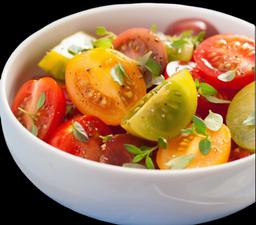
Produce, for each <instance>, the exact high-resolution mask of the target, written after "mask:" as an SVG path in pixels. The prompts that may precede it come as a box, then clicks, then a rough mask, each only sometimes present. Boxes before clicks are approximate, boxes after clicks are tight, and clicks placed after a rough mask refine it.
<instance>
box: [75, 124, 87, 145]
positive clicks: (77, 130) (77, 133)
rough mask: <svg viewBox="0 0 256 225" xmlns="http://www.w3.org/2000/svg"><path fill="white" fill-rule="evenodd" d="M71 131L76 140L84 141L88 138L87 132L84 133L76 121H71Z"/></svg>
mask: <svg viewBox="0 0 256 225" xmlns="http://www.w3.org/2000/svg"><path fill="white" fill-rule="evenodd" d="M72 132H73V135H74V137H75V138H76V139H77V140H78V141H81V142H86V141H88V140H89V137H88V134H87V133H86V131H85V130H84V128H83V127H82V125H81V124H80V123H79V122H77V121H75V122H73V123H72Z"/></svg>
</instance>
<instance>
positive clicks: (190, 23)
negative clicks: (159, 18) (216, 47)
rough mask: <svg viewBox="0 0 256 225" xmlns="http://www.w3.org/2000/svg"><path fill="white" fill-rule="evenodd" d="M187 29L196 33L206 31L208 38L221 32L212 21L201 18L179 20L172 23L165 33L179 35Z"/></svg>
mask: <svg viewBox="0 0 256 225" xmlns="http://www.w3.org/2000/svg"><path fill="white" fill-rule="evenodd" d="M186 30H192V31H193V34H194V35H195V34H198V33H199V32H201V31H205V37H206V38H208V37H210V36H213V35H215V34H218V33H219V32H218V30H217V29H216V28H215V27H214V26H213V25H212V24H211V23H209V22H207V21H206V20H203V19H199V18H190V19H182V20H178V21H176V22H174V23H172V24H170V25H169V26H168V27H167V29H166V31H165V33H166V34H168V35H179V34H181V33H182V32H183V31H186Z"/></svg>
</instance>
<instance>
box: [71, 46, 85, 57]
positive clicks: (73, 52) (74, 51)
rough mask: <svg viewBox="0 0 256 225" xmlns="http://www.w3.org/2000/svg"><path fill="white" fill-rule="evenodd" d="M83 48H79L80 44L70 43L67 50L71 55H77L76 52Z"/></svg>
mask: <svg viewBox="0 0 256 225" xmlns="http://www.w3.org/2000/svg"><path fill="white" fill-rule="evenodd" d="M83 50H84V49H83V48H81V47H80V46H78V45H71V46H70V47H69V48H68V52H69V53H70V54H72V55H77V54H78V53H80V52H81V51H83Z"/></svg>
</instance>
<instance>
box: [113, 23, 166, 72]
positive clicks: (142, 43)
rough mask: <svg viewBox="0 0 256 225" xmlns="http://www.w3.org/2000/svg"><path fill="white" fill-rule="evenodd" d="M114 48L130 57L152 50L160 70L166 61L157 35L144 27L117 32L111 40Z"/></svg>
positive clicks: (162, 46) (134, 57)
mask: <svg viewBox="0 0 256 225" xmlns="http://www.w3.org/2000/svg"><path fill="white" fill-rule="evenodd" d="M113 46H114V49H116V50H118V51H120V52H122V53H124V54H125V55H127V56H129V57H130V58H132V59H137V58H138V57H140V56H143V55H145V54H146V53H147V52H149V51H151V52H152V57H153V59H155V60H156V61H157V62H158V63H160V65H161V68H162V72H163V71H164V69H165V66H166V64H167V62H168V56H167V50H166V48H165V46H164V44H163V43H162V42H161V41H160V39H159V37H158V36H157V35H156V34H155V33H153V32H152V31H150V30H148V29H146V28H132V29H129V30H126V31H124V32H123V33H121V34H119V35H118V36H117V38H116V39H115V40H114V41H113Z"/></svg>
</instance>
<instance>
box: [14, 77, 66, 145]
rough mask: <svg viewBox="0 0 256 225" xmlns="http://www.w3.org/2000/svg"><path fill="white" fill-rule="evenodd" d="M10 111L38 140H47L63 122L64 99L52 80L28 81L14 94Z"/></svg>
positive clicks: (48, 78) (45, 78)
mask: <svg viewBox="0 0 256 225" xmlns="http://www.w3.org/2000/svg"><path fill="white" fill-rule="evenodd" d="M12 111H13V113H14V115H15V116H16V118H17V119H18V120H19V121H20V122H21V123H22V125H23V126H24V127H26V128H27V129H28V130H29V131H31V132H32V133H33V134H34V135H36V136H37V137H39V138H40V139H43V140H47V139H48V138H49V136H50V135H51V133H52V132H53V131H54V130H55V128H56V127H57V126H58V125H59V124H60V122H62V121H63V118H64V114H65V98H64V95H63V92H62V90H61V88H60V87H59V86H58V84H57V82H56V81H55V80H54V79H52V78H50V77H43V78H41V79H39V80H30V81H27V82H26V83H25V84H23V86H22V87H21V88H20V89H19V91H18V93H17V94H16V96H15V98H14V101H13V104H12Z"/></svg>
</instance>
